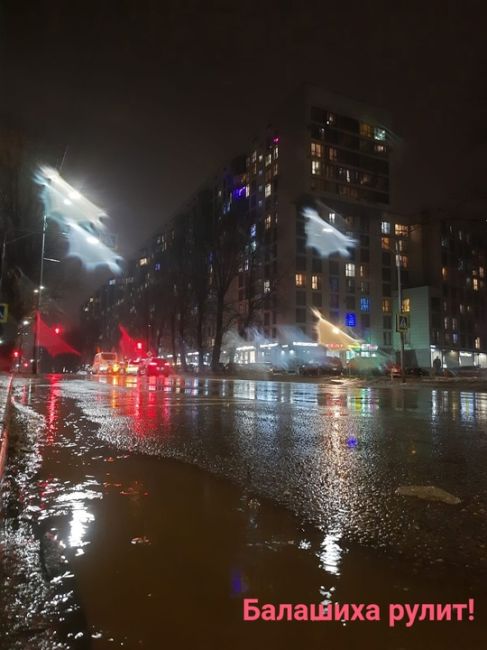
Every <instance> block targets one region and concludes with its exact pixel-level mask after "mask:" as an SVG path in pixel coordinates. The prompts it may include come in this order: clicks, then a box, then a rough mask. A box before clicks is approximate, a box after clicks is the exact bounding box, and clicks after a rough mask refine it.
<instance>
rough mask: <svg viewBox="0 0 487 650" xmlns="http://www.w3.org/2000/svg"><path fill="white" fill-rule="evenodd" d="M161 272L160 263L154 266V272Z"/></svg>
mask: <svg viewBox="0 0 487 650" xmlns="http://www.w3.org/2000/svg"><path fill="white" fill-rule="evenodd" d="M160 270H161V265H160V263H159V262H157V264H156V265H155V266H154V271H160Z"/></svg>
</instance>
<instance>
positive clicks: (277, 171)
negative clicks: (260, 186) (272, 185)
mask: <svg viewBox="0 0 487 650" xmlns="http://www.w3.org/2000/svg"><path fill="white" fill-rule="evenodd" d="M278 173H279V165H278V164H277V163H274V169H273V174H274V176H277V174H278Z"/></svg>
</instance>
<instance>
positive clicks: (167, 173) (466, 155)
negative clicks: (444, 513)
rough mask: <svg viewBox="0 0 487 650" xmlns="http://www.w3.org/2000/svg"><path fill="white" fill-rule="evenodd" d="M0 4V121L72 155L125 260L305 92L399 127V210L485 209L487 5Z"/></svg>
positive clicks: (74, 172) (75, 174) (182, 0)
mask: <svg viewBox="0 0 487 650" xmlns="http://www.w3.org/2000/svg"><path fill="white" fill-rule="evenodd" d="M0 5H1V6H2V13H1V65H2V69H1V79H2V89H1V99H0V101H1V107H0V115H3V116H7V117H11V116H14V118H15V120H16V121H17V124H19V125H20V126H21V127H22V128H25V129H26V130H27V131H28V132H29V133H30V134H32V135H33V136H35V137H36V138H39V139H40V140H41V141H42V142H45V143H48V145H49V147H50V148H54V149H55V150H56V151H58V152H59V157H61V155H62V152H63V151H64V149H65V147H66V146H67V147H68V149H67V157H66V161H65V165H64V168H63V174H64V175H65V176H66V178H67V179H68V180H70V181H71V182H73V184H75V185H76V186H78V187H79V188H80V189H82V191H84V193H85V194H86V195H87V196H88V197H89V198H91V199H92V200H94V201H95V202H98V203H99V204H100V205H102V206H103V207H104V208H105V209H106V210H107V211H108V212H109V213H110V214H111V215H112V217H113V220H114V224H115V227H116V229H117V230H119V232H120V242H121V245H122V248H123V249H124V250H125V252H128V253H130V252H132V251H134V250H135V247H136V245H138V244H140V243H142V241H143V239H144V238H145V237H146V236H147V235H149V234H150V233H151V232H152V231H153V229H154V228H155V227H157V224H159V223H162V222H163V221H164V220H165V219H166V218H167V217H168V216H170V215H171V213H172V211H173V210H175V209H176V208H177V207H178V205H179V204H180V203H181V202H182V201H183V200H184V199H185V198H186V197H187V196H188V194H189V193H190V192H191V191H192V190H193V189H194V188H195V187H197V186H198V185H199V184H200V183H201V182H202V181H203V180H204V179H205V178H206V177H207V176H208V175H209V174H210V173H211V172H212V171H213V170H214V169H215V168H216V167H218V166H219V165H221V164H223V163H224V162H225V160H226V159H228V158H229V157H231V156H232V155H233V154H235V153H238V152H240V151H241V150H242V149H244V150H245V148H246V147H247V145H248V142H249V139H251V138H252V136H253V135H254V133H256V132H257V131H258V130H259V129H260V128H262V127H264V126H265V125H266V124H267V121H268V116H269V114H270V113H271V112H272V111H273V109H274V108H276V107H278V106H279V104H280V103H281V102H282V101H283V100H284V99H285V97H286V95H288V94H289V93H290V92H292V91H293V90H294V89H295V88H296V87H297V86H298V85H299V84H301V83H303V82H310V83H316V84H319V85H323V86H324V87H326V88H327V89H328V90H330V91H332V92H335V93H340V94H344V95H348V96H350V97H352V98H355V99H358V100H362V101H365V102H368V103H371V104H373V105H377V106H379V107H381V108H384V109H386V110H387V111H388V112H389V113H390V114H391V116H392V120H393V128H394V131H395V133H396V134H397V135H398V136H399V137H400V138H401V141H402V144H401V146H400V151H399V152H398V156H397V164H396V165H395V171H396V172H397V173H398V175H399V178H398V179H397V180H396V181H395V183H394V188H393V206H392V207H393V208H395V209H396V210H398V211H401V212H403V213H408V212H411V211H413V210H418V209H421V208H423V207H425V206H439V207H445V206H454V205H458V204H459V203H462V202H465V201H468V203H469V204H470V203H472V202H473V201H474V202H475V204H476V205H478V203H479V198H480V201H483V200H484V199H485V196H486V190H485V187H486V186H485V173H484V171H485V167H486V165H485V160H486V153H487V152H486V148H487V144H486V143H487V126H486V124H487V121H486V120H487V111H486V100H487V92H486V85H487V84H486V74H485V70H486V63H487V59H486V56H485V54H486V45H485V43H486V38H485V26H484V22H483V20H482V19H481V14H482V9H483V3H482V2H465V1H463V2H448V1H447V0H443V1H441V2H433V1H431V0H428V1H427V2H424V1H423V2H419V3H416V4H415V3H404V5H401V7H399V8H398V7H397V6H396V5H397V3H391V2H352V1H349V2H340V3H339V2H327V1H326V0H321V1H320V2H312V1H309V0H308V1H305V0H302V1H301V2H286V1H284V0H283V1H281V2H273V1H269V2H266V1H265V0H261V1H259V2H238V3H237V2H232V1H229V0H221V1H219V2H217V1H213V2H211V1H200V2H198V1H190V0H177V1H176V2H167V1H166V0H164V1H162V2H161V1H157V2H152V1H151V0H140V1H135V0H133V1H128V0H118V1H116V2H114V1H109V0H98V1H96V2H94V1H90V0H87V1H84V2H78V1H77V0H69V1H68V0H66V1H64V2H57V1H55V0H51V1H42V0H38V1H36V0H32V1H29V0H13V1H9V0H4V1H3V2H1V1H0ZM49 162H52V163H55V162H59V161H56V160H52V158H50V159H49ZM393 182H394V181H393ZM482 193H483V194H482ZM482 205H485V201H484V202H483V204H482Z"/></svg>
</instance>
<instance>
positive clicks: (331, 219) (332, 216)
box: [328, 212, 336, 223]
mask: <svg viewBox="0 0 487 650" xmlns="http://www.w3.org/2000/svg"><path fill="white" fill-rule="evenodd" d="M335 219H336V214H335V213H334V212H329V213H328V221H329V222H330V223H335Z"/></svg>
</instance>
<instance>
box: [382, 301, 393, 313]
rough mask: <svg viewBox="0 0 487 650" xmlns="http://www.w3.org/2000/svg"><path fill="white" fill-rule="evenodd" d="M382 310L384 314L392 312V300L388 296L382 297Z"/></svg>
mask: <svg viewBox="0 0 487 650" xmlns="http://www.w3.org/2000/svg"><path fill="white" fill-rule="evenodd" d="M382 311H383V313H384V314H390V313H391V312H392V302H391V299H390V298H383V299H382Z"/></svg>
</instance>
